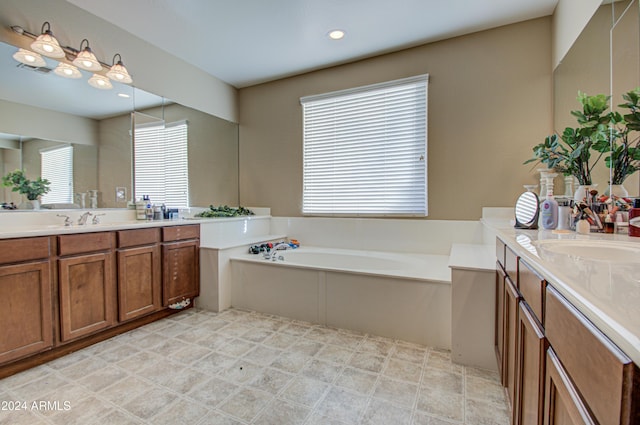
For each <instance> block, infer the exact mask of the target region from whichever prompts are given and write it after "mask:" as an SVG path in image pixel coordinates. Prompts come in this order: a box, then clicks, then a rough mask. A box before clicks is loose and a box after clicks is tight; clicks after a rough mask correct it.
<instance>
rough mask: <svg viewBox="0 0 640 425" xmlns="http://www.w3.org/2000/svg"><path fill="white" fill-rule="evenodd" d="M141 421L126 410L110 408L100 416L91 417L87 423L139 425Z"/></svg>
mask: <svg viewBox="0 0 640 425" xmlns="http://www.w3.org/2000/svg"><path fill="white" fill-rule="evenodd" d="M143 423H144V422H142V421H141V420H140V419H138V418H136V417H135V416H133V415H131V414H130V413H128V412H125V411H123V410H119V409H112V410H111V411H109V412H108V413H107V414H105V415H104V416H102V417H100V418H93V419H92V420H91V422H89V423H88V425H141V424H143Z"/></svg>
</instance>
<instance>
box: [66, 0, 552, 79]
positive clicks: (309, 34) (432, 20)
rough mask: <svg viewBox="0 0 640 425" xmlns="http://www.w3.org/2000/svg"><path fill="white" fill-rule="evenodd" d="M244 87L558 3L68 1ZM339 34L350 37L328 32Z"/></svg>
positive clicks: (533, 13)
mask: <svg viewBox="0 0 640 425" xmlns="http://www.w3.org/2000/svg"><path fill="white" fill-rule="evenodd" d="M67 1H69V2H70V3H72V4H75V5H77V6H79V7H81V8H83V9H85V10H86V11H88V12H90V13H92V14H94V15H96V16H98V17H100V18H102V19H104V20H106V21H109V22H111V23H112V24H114V25H116V26H119V27H120V28H122V29H123V30H125V31H127V32H129V33H131V34H133V35H135V36H137V37H139V38H141V39H143V40H145V41H146V42H148V43H150V44H153V45H155V46H157V47H159V48H161V49H164V50H165V51H167V52H168V53H170V54H172V55H174V56H177V57H179V58H181V59H183V60H185V61H186V62H189V63H191V64H193V65H195V66H197V67H199V68H201V69H202V70H204V71H206V72H207V73H209V74H211V75H213V76H215V77H217V78H219V79H221V80H223V81H225V82H227V83H229V84H231V85H233V86H235V87H238V88H242V87H247V86H250V85H254V84H258V83H261V82H266V81H270V80H274V79H278V78H282V77H286V76H291V75H295V74H300V73H303V72H307V71H311V70H315V69H320V68H325V67H328V66H333V65H337V64H341V63H346V62H350V61H354V60H357V59H362V58H366V57H371V56H375V55H378V54H381V53H388V52H391V51H396V50H400V49H404V48H407V47H411V46H416V45H420V44H424V43H427V42H432V41H436V40H442V39H446V38H450V37H454V36H458V35H463V34H468V33H471V32H475V31H479V30H484V29H489V28H493V27H498V26H502V25H506V24H511V23H515V22H520V21H524V20H528V19H533V18H538V17H542V16H547V15H551V14H552V13H553V10H554V8H555V6H556V4H557V3H558V0H439V1H436V0H135V1H131V0H109V1H105V0H67ZM336 28H340V29H342V30H344V31H346V36H345V38H344V39H342V40H339V41H333V40H330V39H329V38H328V37H327V33H328V32H329V31H330V30H332V29H336Z"/></svg>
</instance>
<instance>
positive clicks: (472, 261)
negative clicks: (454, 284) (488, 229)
mask: <svg viewBox="0 0 640 425" xmlns="http://www.w3.org/2000/svg"><path fill="white" fill-rule="evenodd" d="M449 268H452V269H458V270H473V271H485V272H486V271H492V272H493V271H494V270H495V269H496V247H495V244H494V245H478V244H460V243H454V244H452V245H451V252H450V254H449Z"/></svg>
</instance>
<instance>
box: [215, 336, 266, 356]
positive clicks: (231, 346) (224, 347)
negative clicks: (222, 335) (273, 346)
mask: <svg viewBox="0 0 640 425" xmlns="http://www.w3.org/2000/svg"><path fill="white" fill-rule="evenodd" d="M255 348H256V344H255V343H253V342H249V341H245V340H243V339H240V338H233V339H230V340H228V341H227V342H226V343H225V344H219V345H218V346H217V347H216V351H217V352H219V353H222V354H226V355H228V356H234V357H240V356H243V355H245V354H247V353H248V352H249V351H251V350H253V349H255Z"/></svg>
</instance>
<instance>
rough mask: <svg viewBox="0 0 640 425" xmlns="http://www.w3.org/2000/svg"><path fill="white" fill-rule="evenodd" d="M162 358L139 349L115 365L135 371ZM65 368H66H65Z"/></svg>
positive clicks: (131, 371)
mask: <svg viewBox="0 0 640 425" xmlns="http://www.w3.org/2000/svg"><path fill="white" fill-rule="evenodd" d="M163 360H164V357H162V356H160V355H158V354H155V353H150V352H148V351H140V352H139V353H137V354H134V355H132V356H129V357H127V358H126V359H124V360H120V361H119V362H117V363H116V364H117V366H118V367H120V368H122V369H124V370H126V371H128V372H130V373H136V372H138V371H140V369H143V368H145V367H148V366H149V365H151V364H157V363H158V362H161V361H163ZM65 370H66V369H65Z"/></svg>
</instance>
